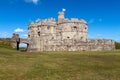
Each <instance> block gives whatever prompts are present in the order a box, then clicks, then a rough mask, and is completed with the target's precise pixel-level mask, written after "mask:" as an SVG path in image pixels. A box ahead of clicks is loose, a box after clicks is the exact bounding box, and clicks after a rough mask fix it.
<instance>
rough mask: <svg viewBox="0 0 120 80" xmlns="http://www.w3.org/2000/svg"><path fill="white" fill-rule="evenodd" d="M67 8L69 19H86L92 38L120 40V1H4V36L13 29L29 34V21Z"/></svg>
mask: <svg viewBox="0 0 120 80" xmlns="http://www.w3.org/2000/svg"><path fill="white" fill-rule="evenodd" d="M62 8H64V9H66V11H65V17H66V18H69V19H70V18H73V17H75V18H79V19H85V20H86V21H87V22H88V28H89V30H88V33H89V34H88V37H89V38H107V39H113V40H116V41H120V0H1V1H0V38H6V37H11V35H12V33H13V32H17V33H19V34H20V37H26V36H27V28H28V24H29V22H31V21H34V22H35V21H36V20H37V19H45V18H51V17H54V18H56V19H57V13H58V11H62Z"/></svg>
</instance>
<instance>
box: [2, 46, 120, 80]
mask: <svg viewBox="0 0 120 80" xmlns="http://www.w3.org/2000/svg"><path fill="white" fill-rule="evenodd" d="M0 80H120V50H116V51H98V52H87V51H83V52H38V53H27V52H19V51H15V50H10V49H6V48H0Z"/></svg>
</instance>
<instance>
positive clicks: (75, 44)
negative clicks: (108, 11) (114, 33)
mask: <svg viewBox="0 0 120 80" xmlns="http://www.w3.org/2000/svg"><path fill="white" fill-rule="evenodd" d="M37 44H38V46H36V44H35V43H34V45H31V46H29V47H28V51H30V52H35V51H102V50H114V49H115V42H114V41H113V40H109V39H88V40H87V41H86V42H83V41H75V40H62V41H59V40H53V41H45V40H44V41H43V40H41V41H40V42H39V43H37Z"/></svg>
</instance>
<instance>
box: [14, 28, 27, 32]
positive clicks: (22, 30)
mask: <svg viewBox="0 0 120 80" xmlns="http://www.w3.org/2000/svg"><path fill="white" fill-rule="evenodd" d="M14 32H25V30H24V29H21V28H17V29H15V30H14Z"/></svg>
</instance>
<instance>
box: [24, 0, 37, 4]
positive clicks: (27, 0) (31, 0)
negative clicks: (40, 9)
mask: <svg viewBox="0 0 120 80" xmlns="http://www.w3.org/2000/svg"><path fill="white" fill-rule="evenodd" d="M25 2H27V3H34V4H38V2H39V0H25Z"/></svg>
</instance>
